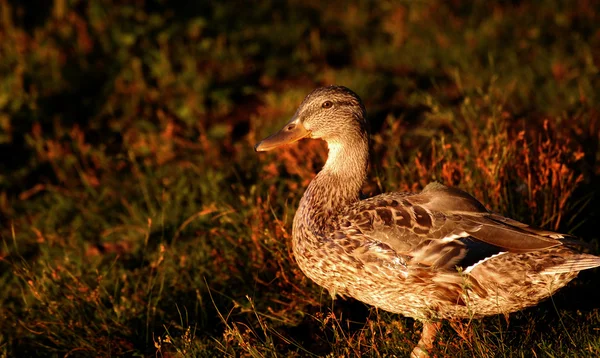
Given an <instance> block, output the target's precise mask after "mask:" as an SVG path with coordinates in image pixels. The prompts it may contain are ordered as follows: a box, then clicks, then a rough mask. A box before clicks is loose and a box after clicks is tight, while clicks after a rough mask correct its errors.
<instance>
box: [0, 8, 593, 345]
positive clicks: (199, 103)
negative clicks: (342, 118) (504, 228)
mask: <svg viewBox="0 0 600 358" xmlns="http://www.w3.org/2000/svg"><path fill="white" fill-rule="evenodd" d="M599 10H600V8H598V6H597V5H595V4H593V3H592V2H587V1H583V0H582V1H577V2H560V1H549V2H533V1H531V2H518V3H517V2H504V3H501V4H491V3H489V2H486V1H474V2H470V3H467V2H465V3H461V2H450V3H448V2H445V1H435V0H431V1H418V2H381V3H376V4H375V3H370V2H364V1H357V2H353V3H349V4H347V5H343V6H342V5H336V4H329V5H327V4H323V3H321V2H317V1H302V2H300V1H295V0H289V1H287V2H280V1H266V2H260V3H257V4H253V6H247V5H245V4H244V5H240V4H236V3H234V2H230V3H221V4H209V3H208V2H206V3H204V2H197V3H195V4H191V5H190V4H188V5H172V4H170V3H168V2H166V1H146V2H130V3H125V4H123V3H121V2H116V1H96V0H93V1H89V2H81V1H68V0H55V1H53V2H43V4H42V3H38V2H33V1H30V2H14V1H8V0H0V15H1V16H0V19H1V20H0V21H1V22H0V58H2V60H1V61H0V73H1V76H0V156H1V157H2V160H1V161H0V239H1V240H0V286H1V287H3V290H2V293H0V356H1V357H9V356H40V357H41V356H52V357H55V356H69V357H79V356H82V357H83V356H120V355H126V356H162V357H172V356H199V357H203V356H205V357H213V356H251V357H270V356H284V357H288V356H289V357H294V356H331V357H339V356H371V357H381V356H406V355H407V354H408V352H409V351H410V350H411V349H412V347H413V346H414V345H415V344H416V342H417V341H418V338H419V337H418V334H419V330H420V326H419V325H418V324H415V322H414V321H412V320H410V319H406V318H402V317H399V316H397V315H393V314H390V313H387V312H383V311H378V310H376V309H374V308H372V307H368V306H366V305H363V304H362V303H360V302H356V301H352V300H335V301H331V299H330V298H329V296H328V294H327V293H326V292H323V291H322V289H321V288H319V287H318V286H316V285H315V284H314V283H312V282H310V280H308V279H307V278H306V277H305V276H304V275H303V274H302V272H300V270H299V269H298V267H297V266H296V264H295V262H294V259H293V256H292V254H291V251H290V238H291V221H292V218H293V215H294V212H295V208H296V207H297V205H298V201H299V200H300V197H301V195H302V192H303V189H304V187H305V186H306V185H307V184H308V182H309V181H310V180H311V178H312V177H313V175H314V173H315V172H316V171H317V170H318V169H319V168H320V166H321V165H322V164H323V160H324V156H325V154H326V149H325V146H324V145H323V143H319V142H306V141H304V142H302V143H299V144H298V145H295V146H290V147H288V148H285V149H283V150H281V151H278V152H276V153H268V154H261V155H257V154H255V153H254V152H253V150H252V147H253V145H254V144H255V143H256V142H257V141H258V140H260V139H261V138H262V137H264V136H266V135H267V134H270V133H272V132H273V131H274V130H276V129H278V127H279V126H281V125H282V124H283V123H285V122H286V120H287V118H289V117H290V116H291V115H292V114H293V112H294V111H295V109H296V107H297V106H298V105H299V103H300V102H301V100H302V99H303V97H304V96H305V95H306V94H307V93H308V92H310V91H311V90H312V89H313V88H314V87H316V86H319V85H323V84H332V83H336V84H342V85H346V86H348V87H350V88H352V89H353V90H355V91H356V92H357V93H358V94H359V95H360V96H361V97H362V98H363V100H364V101H365V104H366V106H367V110H368V113H369V120H370V122H371V127H372V128H371V129H372V132H373V135H372V165H371V168H370V173H369V180H368V182H367V183H366V184H365V186H364V188H363V191H364V193H365V195H367V196H369V195H373V194H376V193H379V192H382V191H391V190H398V191H404V190H420V189H421V188H422V187H424V186H425V185H426V184H427V183H428V182H430V181H433V180H437V181H440V182H442V183H445V184H448V185H454V186H457V187H460V188H463V189H465V190H467V191H468V192H470V193H472V194H473V195H475V196H476V197H477V198H479V199H480V200H482V201H483V202H484V203H485V204H486V206H488V207H489V208H490V209H492V210H494V211H498V212H501V213H503V214H506V215H508V216H510V217H513V218H515V219H518V220H522V221H525V222H529V223H532V224H536V225H539V226H543V227H546V228H549V229H554V230H559V231H561V232H567V233H571V234H574V235H577V236H579V237H581V238H582V239H583V240H584V241H586V242H588V243H590V251H591V252H594V253H599V252H600V249H599V247H598V245H599V236H598V232H597V230H596V223H597V221H598V220H599V219H600V211H599V209H598V208H600V202H599V200H600V195H599V194H600V192H599V188H600V185H599V182H600V166H599V165H598V163H599V160H600V145H599V143H600V135H599V133H600V111H599V110H598V108H600V106H599V104H600V98H599V97H598V92H597V90H596V89H597V88H600V76H599V72H598V68H599V64H600V50H599V49H600V32H599V31H598V27H597V25H596V24H597V23H598V21H599V19H598V15H597V14H598V13H600V11H599ZM597 280H598V270H592V271H589V272H583V273H582V274H581V275H580V276H579V277H578V279H576V280H575V281H574V282H573V283H571V284H570V285H569V286H567V287H566V288H564V289H563V290H561V291H560V292H559V293H557V294H556V295H555V296H554V297H553V298H552V299H551V300H548V301H546V302H543V303H541V304H540V305H538V306H537V307H534V308H530V309H528V310H525V311H523V312H519V313H516V314H512V315H510V317H509V318H508V319H506V318H505V317H503V316H501V317H489V318H486V319H484V320H481V321H473V322H462V323H456V324H454V327H452V326H451V325H450V324H445V325H444V327H443V330H442V334H441V336H440V337H439V338H438V340H437V347H436V351H435V352H434V355H436V356H440V357H442V356H454V357H471V356H482V357H521V356H527V357H530V356H535V357H542V356H544V357H545V356H549V357H571V356H595V355H599V354H600V338H599V337H600V334H599V329H600V307H599V306H598V303H597V302H600V296H599V294H598V293H597V292H596V290H595V287H596V282H597ZM455 329H456V331H458V332H460V334H457V333H456V332H455ZM461 336H462V337H461Z"/></svg>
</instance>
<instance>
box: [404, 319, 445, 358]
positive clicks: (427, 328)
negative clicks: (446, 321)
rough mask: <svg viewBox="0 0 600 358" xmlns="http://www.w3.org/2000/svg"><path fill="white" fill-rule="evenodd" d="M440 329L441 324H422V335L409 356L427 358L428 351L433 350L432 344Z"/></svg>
mask: <svg viewBox="0 0 600 358" xmlns="http://www.w3.org/2000/svg"><path fill="white" fill-rule="evenodd" d="M440 327H442V323H441V322H423V333H421V339H420V340H419V343H418V344H417V346H416V347H415V349H413V351H412V353H411V354H410V357H411V358H427V357H429V351H430V350H431V349H432V348H433V342H434V341H435V336H436V335H437V333H438V331H439V330H440Z"/></svg>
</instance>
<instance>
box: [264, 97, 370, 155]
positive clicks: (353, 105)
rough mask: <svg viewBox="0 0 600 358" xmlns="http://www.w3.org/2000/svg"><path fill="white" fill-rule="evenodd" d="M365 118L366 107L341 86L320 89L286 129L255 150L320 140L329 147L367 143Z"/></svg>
mask: <svg viewBox="0 0 600 358" xmlns="http://www.w3.org/2000/svg"><path fill="white" fill-rule="evenodd" d="M365 118H366V111H365V107H364V105H363V103H362V101H361V100H360V98H359V97H358V96H357V95H356V93H354V92H352V91H351V90H349V89H348V88H346V87H342V86H328V87H321V88H317V89H316V90H314V91H312V92H311V93H310V94H309V95H308V96H306V98H305V99H304V101H302V104H300V107H299V108H298V110H297V111H296V113H295V114H294V116H293V117H292V119H291V120H290V121H289V122H288V123H287V124H286V125H285V126H283V128H281V129H280V130H279V131H278V132H277V133H275V134H273V135H271V136H270V137H267V138H265V139H263V140H262V141H261V142H260V143H258V144H257V145H256V146H255V147H254V149H255V150H256V151H257V152H262V151H267V150H271V149H275V148H277V147H279V146H282V145H284V144H289V143H293V142H295V141H297V140H300V139H302V138H320V139H323V140H324V141H326V142H327V143H328V144H330V145H331V144H334V143H335V144H344V143H346V142H349V141H352V140H355V139H357V138H360V139H366V138H367V131H366V127H367V123H366V119H365Z"/></svg>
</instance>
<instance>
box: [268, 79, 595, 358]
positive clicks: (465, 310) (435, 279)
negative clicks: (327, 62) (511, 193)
mask: <svg viewBox="0 0 600 358" xmlns="http://www.w3.org/2000/svg"><path fill="white" fill-rule="evenodd" d="M366 128H367V125H366V111H365V108H364V106H363V104H362V102H361V100H360V99H359V97H358V96H357V95H356V94H355V93H354V92H352V91H351V90H349V89H347V88H345V87H340V86H330V87H323V88H318V89H316V90H314V91H313V92H312V93H311V94H309V95H308V96H307V97H306V99H305V100H304V101H303V102H302V104H301V105H300V107H299V108H298V110H297V111H296V114H295V115H294V117H293V118H292V120H291V121H290V122H289V123H288V124H286V126H284V127H283V128H282V129H281V130H280V131H279V132H277V133H276V134H274V135H272V136H271V137H268V138H266V139H265V140H263V141H262V142H260V143H259V144H258V145H257V146H256V150H257V151H265V150H271V149H274V148H277V147H278V146H280V145H284V144H288V143H292V142H294V141H297V140H299V139H301V138H307V137H310V138H315V139H322V140H324V141H326V142H327V145H328V148H329V155H328V158H327V161H326V163H325V166H324V167H323V169H322V170H321V171H320V172H319V173H318V174H317V175H316V177H315V178H314V179H313V180H312V182H311V183H310V185H309V186H308V188H307V189H306V192H305V193H304V196H303V197H302V200H301V201H300V205H299V208H298V210H297V212H296V215H295V217H294V224H293V233H292V236H293V240H292V246H293V252H294V257H295V258H296V261H297V262H298V265H299V266H300V268H301V269H302V271H303V272H304V273H305V274H306V275H307V276H308V277H310V278H311V279H312V280H313V281H315V282H316V283H317V284H319V285H320V286H322V287H324V288H326V289H327V290H328V291H329V292H330V294H331V296H332V297H335V296H336V295H341V296H351V297H354V298H356V299H358V300H360V301H363V302H366V303H368V304H371V305H373V306H375V307H379V308H381V309H384V310H387V311H390V312H395V313H399V314H402V315H405V316H408V317H412V318H415V319H418V320H420V321H422V322H423V325H424V327H423V334H422V336H421V340H420V341H419V344H418V345H417V347H416V348H415V349H414V350H413V352H412V356H413V357H425V356H427V355H428V353H427V351H428V350H429V349H430V348H431V347H432V345H433V342H434V338H435V335H436V332H437V330H438V329H439V321H440V320H441V319H471V318H478V317H483V316H487V315H494V314H500V313H503V314H507V313H510V312H514V311H517V310H520V309H523V308H525V307H528V306H531V305H534V304H536V303H538V302H539V301H540V300H542V299H544V298H547V297H548V296H550V295H552V293H553V292H555V291H556V290H558V289H560V288H561V287H563V286H564V285H566V284H567V283H568V282H569V281H570V280H572V279H573V278H574V277H575V276H576V275H577V273H578V272H579V271H581V270H585V269H589V268H593V267H597V266H600V257H596V256H593V255H589V254H583V253H580V252H578V251H577V250H575V249H573V246H574V245H576V242H575V241H574V240H572V239H570V238H569V237H567V236H566V235H562V234H559V233H555V232H550V231H545V230H540V229H537V228H533V227H531V226H529V225H526V224H523V223H520V222H518V221H515V220H512V219H509V218H506V217H503V216H501V215H498V214H495V213H492V212H489V211H488V210H487V209H486V208H485V206H483V205H482V204H481V203H480V202H478V201H477V200H476V199H475V198H473V197H472V196H471V195H469V194H467V193H465V192H463V191H461V190H458V189H453V188H448V187H446V186H444V185H442V184H439V183H432V184H429V185H428V186H427V187H425V189H423V191H422V192H421V193H385V194H381V195H378V196H375V197H372V198H369V199H366V200H359V193H360V188H361V186H362V184H363V182H364V180H365V177H366V170H367V165H368V153H369V146H368V133H367V130H366Z"/></svg>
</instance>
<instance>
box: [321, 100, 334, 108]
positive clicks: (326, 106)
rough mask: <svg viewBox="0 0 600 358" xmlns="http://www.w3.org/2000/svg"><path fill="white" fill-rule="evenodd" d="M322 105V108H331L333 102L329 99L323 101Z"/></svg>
mask: <svg viewBox="0 0 600 358" xmlns="http://www.w3.org/2000/svg"><path fill="white" fill-rule="evenodd" d="M322 107H323V108H331V107H333V102H331V101H325V102H323V105H322Z"/></svg>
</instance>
